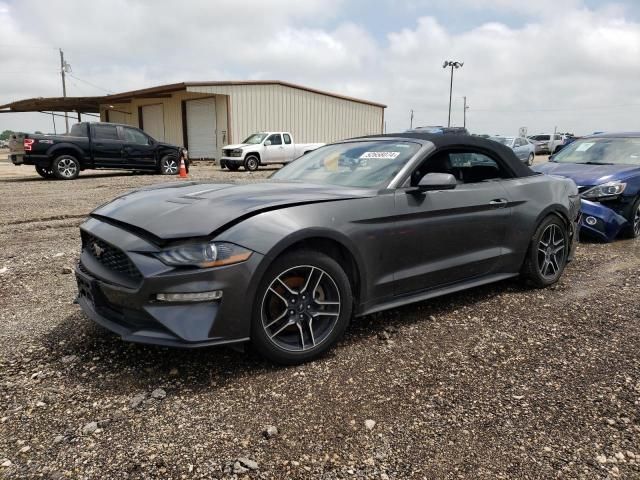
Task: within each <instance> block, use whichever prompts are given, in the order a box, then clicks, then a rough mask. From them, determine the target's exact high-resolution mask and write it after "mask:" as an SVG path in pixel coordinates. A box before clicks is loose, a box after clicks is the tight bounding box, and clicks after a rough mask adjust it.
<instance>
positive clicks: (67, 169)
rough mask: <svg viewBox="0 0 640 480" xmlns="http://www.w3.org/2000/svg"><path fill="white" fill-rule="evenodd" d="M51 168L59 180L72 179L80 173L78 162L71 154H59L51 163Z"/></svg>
mask: <svg viewBox="0 0 640 480" xmlns="http://www.w3.org/2000/svg"><path fill="white" fill-rule="evenodd" d="M51 170H52V172H53V175H54V176H55V177H56V178H59V179H60V180H73V179H75V178H78V175H80V163H78V160H76V158H75V157H72V156H71V155H60V156H59V157H57V158H56V159H55V160H54V161H53V163H52V164H51Z"/></svg>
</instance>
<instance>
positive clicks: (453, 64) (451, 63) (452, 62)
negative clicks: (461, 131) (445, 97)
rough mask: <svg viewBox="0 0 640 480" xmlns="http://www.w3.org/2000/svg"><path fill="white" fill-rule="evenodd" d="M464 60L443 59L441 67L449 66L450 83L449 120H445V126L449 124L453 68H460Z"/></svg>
mask: <svg viewBox="0 0 640 480" xmlns="http://www.w3.org/2000/svg"><path fill="white" fill-rule="evenodd" d="M463 65H464V62H458V61H455V60H445V61H444V63H443V64H442V68H447V67H451V83H450V84H449V120H448V121H447V127H450V126H451V96H452V94H453V69H454V68H455V69H458V68H461V67H462V66H463Z"/></svg>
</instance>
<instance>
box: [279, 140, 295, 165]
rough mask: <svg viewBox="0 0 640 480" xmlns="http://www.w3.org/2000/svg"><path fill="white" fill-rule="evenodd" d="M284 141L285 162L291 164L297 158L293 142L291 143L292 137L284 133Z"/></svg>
mask: <svg viewBox="0 0 640 480" xmlns="http://www.w3.org/2000/svg"><path fill="white" fill-rule="evenodd" d="M282 140H283V147H284V159H285V161H287V162H290V161H291V160H293V159H295V157H296V151H295V147H294V145H293V142H292V141H291V135H289V134H288V133H283V134H282Z"/></svg>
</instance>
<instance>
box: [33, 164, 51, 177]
mask: <svg viewBox="0 0 640 480" xmlns="http://www.w3.org/2000/svg"><path fill="white" fill-rule="evenodd" d="M36 172H38V175H40V176H41V177H42V178H46V179H49V178H53V170H51V169H50V168H46V167H41V166H40V165H36Z"/></svg>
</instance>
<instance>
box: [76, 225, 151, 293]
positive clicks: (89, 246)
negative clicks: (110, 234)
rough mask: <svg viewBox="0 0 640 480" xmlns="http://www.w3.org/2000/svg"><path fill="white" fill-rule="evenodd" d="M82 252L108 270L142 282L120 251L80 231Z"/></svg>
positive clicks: (138, 274) (136, 271)
mask: <svg viewBox="0 0 640 480" xmlns="http://www.w3.org/2000/svg"><path fill="white" fill-rule="evenodd" d="M82 250H83V251H85V252H87V253H88V254H89V255H91V256H92V257H93V258H95V259H96V260H97V261H98V262H100V263H101V264H102V265H103V266H104V267H106V268H108V269H109V270H112V271H114V272H118V273H120V274H122V275H125V276H127V277H129V278H130V279H132V280H135V281H140V280H142V274H141V273H140V271H139V270H138V269H137V268H136V266H135V265H134V264H133V262H132V261H131V260H130V259H129V257H127V255H126V254H125V253H124V252H123V251H122V250H120V249H119V248H117V247H114V246H113V245H110V244H108V243H107V242H105V241H103V240H100V239H99V238H98V237H96V236H94V235H91V234H90V233H87V232H85V231H82Z"/></svg>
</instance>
